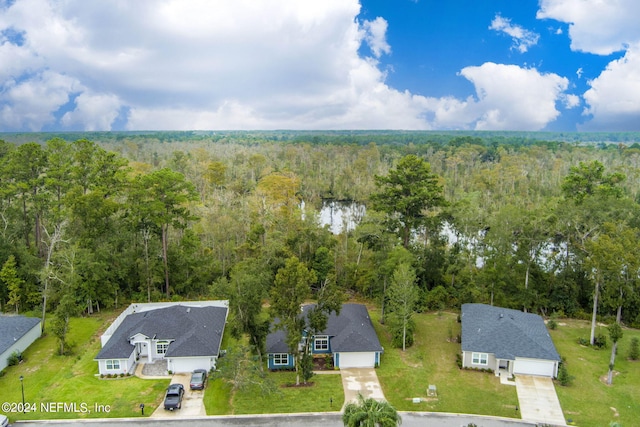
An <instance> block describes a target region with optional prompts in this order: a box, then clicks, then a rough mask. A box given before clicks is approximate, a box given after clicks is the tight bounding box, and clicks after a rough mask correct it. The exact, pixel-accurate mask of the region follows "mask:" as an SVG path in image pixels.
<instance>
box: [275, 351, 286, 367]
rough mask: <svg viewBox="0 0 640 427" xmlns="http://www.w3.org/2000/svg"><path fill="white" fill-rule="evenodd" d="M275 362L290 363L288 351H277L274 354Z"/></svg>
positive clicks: (277, 363) (278, 363)
mask: <svg viewBox="0 0 640 427" xmlns="http://www.w3.org/2000/svg"><path fill="white" fill-rule="evenodd" d="M273 364H274V365H288V364H289V355H288V354H287V353H275V354H274V355H273Z"/></svg>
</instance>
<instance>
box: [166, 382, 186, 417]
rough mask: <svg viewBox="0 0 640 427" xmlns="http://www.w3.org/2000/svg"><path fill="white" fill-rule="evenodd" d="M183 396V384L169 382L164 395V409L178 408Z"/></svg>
mask: <svg viewBox="0 0 640 427" xmlns="http://www.w3.org/2000/svg"><path fill="white" fill-rule="evenodd" d="M183 396H184V386H183V385H182V384H171V385H170V386H169V388H167V394H165V396H164V409H166V410H169V411H173V410H174V409H180V407H181V406H182V397H183Z"/></svg>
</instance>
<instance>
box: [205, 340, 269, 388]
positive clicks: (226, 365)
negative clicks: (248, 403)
mask: <svg viewBox="0 0 640 427" xmlns="http://www.w3.org/2000/svg"><path fill="white" fill-rule="evenodd" d="M217 368H218V370H216V372H215V373H214V376H215V377H216V378H221V379H222V380H223V381H225V382H226V383H227V384H229V385H230V386H231V390H232V391H234V392H235V391H236V390H246V389H248V388H252V387H257V388H258V389H259V390H260V392H261V393H262V394H263V395H267V394H272V393H275V392H277V391H278V386H277V385H276V384H275V383H274V382H273V380H272V379H271V377H269V375H267V373H266V372H264V370H263V369H262V363H261V362H260V360H259V358H255V357H253V356H252V355H251V350H250V348H249V347H248V346H239V347H237V348H233V349H231V351H229V352H228V353H227V355H226V356H225V357H223V358H221V359H219V360H218V367H217Z"/></svg>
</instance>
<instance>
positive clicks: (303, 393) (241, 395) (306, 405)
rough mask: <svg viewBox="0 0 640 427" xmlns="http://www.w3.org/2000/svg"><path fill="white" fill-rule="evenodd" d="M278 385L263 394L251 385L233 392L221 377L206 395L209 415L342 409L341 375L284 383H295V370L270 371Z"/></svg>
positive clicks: (211, 382) (208, 388)
mask: <svg viewBox="0 0 640 427" xmlns="http://www.w3.org/2000/svg"><path fill="white" fill-rule="evenodd" d="M269 376H271V378H272V379H273V380H274V381H275V383H276V384H277V385H278V390H277V391H276V392H275V393H272V394H263V393H262V392H261V391H260V389H259V388H258V387H249V388H247V389H245V390H242V391H237V392H236V393H235V394H233V395H232V393H231V390H230V387H229V386H227V385H226V384H224V383H223V381H222V380H221V379H215V380H212V381H210V382H209V385H208V386H207V391H206V393H205V397H204V404H205V408H206V410H207V414H208V415H232V414H233V415H241V414H279V413H294V412H330V411H339V410H340V408H342V404H343V403H344V392H343V389H342V379H341V376H340V375H339V374H338V373H336V374H333V375H314V376H313V377H312V378H311V381H310V382H312V383H314V385H313V386H309V387H285V385H286V384H295V381H296V377H295V372H270V373H269Z"/></svg>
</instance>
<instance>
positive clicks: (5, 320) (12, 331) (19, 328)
mask: <svg viewBox="0 0 640 427" xmlns="http://www.w3.org/2000/svg"><path fill="white" fill-rule="evenodd" d="M38 323H40V319H38V318H36V317H25V316H4V315H0V354H2V353H4V352H5V351H7V350H8V349H9V347H11V346H12V345H13V344H15V342H16V341H18V340H19V339H20V338H22V337H23V336H24V334H26V333H27V332H29V331H30V330H31V329H33V328H34V326H36V325H37V324H38Z"/></svg>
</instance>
